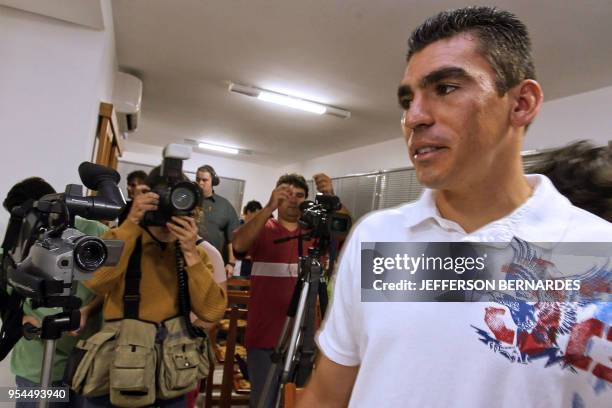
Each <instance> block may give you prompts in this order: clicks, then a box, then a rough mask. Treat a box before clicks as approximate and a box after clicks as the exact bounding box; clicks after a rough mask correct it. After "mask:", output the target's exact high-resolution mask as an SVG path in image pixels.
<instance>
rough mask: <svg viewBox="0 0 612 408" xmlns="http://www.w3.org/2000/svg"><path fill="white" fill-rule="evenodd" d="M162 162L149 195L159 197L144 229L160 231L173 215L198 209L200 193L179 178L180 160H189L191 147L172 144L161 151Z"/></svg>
mask: <svg viewBox="0 0 612 408" xmlns="http://www.w3.org/2000/svg"><path fill="white" fill-rule="evenodd" d="M163 156H164V160H163V162H162V165H161V167H160V173H159V177H158V178H157V180H154V182H155V184H154V185H152V186H150V187H151V191H152V192H153V193H156V194H157V195H159V204H158V205H157V210H155V211H147V212H146V213H145V215H144V217H143V219H142V224H143V225H144V226H160V227H163V226H165V225H166V223H167V222H170V219H171V217H172V216H174V215H191V214H193V211H194V210H195V209H196V208H198V207H199V206H201V205H202V191H201V190H200V186H198V185H197V184H196V183H194V182H193V181H188V180H186V179H185V178H184V176H183V160H186V159H188V158H189V156H191V147H189V146H185V145H180V144H176V143H172V144H169V145H168V146H166V147H165V148H164V152H163Z"/></svg>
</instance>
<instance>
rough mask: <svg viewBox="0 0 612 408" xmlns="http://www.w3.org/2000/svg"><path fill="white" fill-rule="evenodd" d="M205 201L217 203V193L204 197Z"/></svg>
mask: <svg viewBox="0 0 612 408" xmlns="http://www.w3.org/2000/svg"><path fill="white" fill-rule="evenodd" d="M204 199H205V200H210V201H212V202H213V203H214V202H215V192H214V191H213V193H212V195H211V196H210V197H204Z"/></svg>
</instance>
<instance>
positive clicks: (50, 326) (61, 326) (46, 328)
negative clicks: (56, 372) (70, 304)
mask: <svg viewBox="0 0 612 408" xmlns="http://www.w3.org/2000/svg"><path fill="white" fill-rule="evenodd" d="M80 322H81V312H80V311H79V309H76V310H68V311H64V312H60V313H57V314H55V315H52V316H46V317H45V318H44V319H43V321H42V327H41V328H37V327H35V326H33V325H31V324H30V323H26V324H25V325H24V327H23V331H24V337H25V338H26V339H28V340H32V339H34V338H36V337H39V338H40V339H41V340H43V342H44V349H43V361H42V369H41V373H40V386H41V387H42V388H48V387H50V386H51V382H52V378H51V376H52V372H53V359H54V357H55V342H56V341H57V339H59V338H60V337H62V333H63V332H67V331H72V330H76V329H78V328H79V325H80ZM48 404H49V401H48V400H46V399H44V398H43V399H41V400H40V402H39V404H38V406H39V407H41V408H46V407H47V405H48Z"/></svg>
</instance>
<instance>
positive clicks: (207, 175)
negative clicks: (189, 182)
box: [198, 170, 211, 178]
mask: <svg viewBox="0 0 612 408" xmlns="http://www.w3.org/2000/svg"><path fill="white" fill-rule="evenodd" d="M198 177H199V178H211V176H210V173H209V172H208V171H206V170H200V171H198Z"/></svg>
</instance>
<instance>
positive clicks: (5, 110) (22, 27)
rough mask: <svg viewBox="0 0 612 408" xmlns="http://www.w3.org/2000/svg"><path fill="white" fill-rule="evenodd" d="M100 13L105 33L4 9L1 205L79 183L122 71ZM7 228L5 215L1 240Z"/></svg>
mask: <svg viewBox="0 0 612 408" xmlns="http://www.w3.org/2000/svg"><path fill="white" fill-rule="evenodd" d="M101 9H102V13H103V15H104V22H105V24H104V25H105V28H104V29H103V30H93V29H91V28H86V27H83V26H80V25H76V24H72V23H67V22H63V21H60V20H56V19H52V18H49V17H44V16H41V15H36V14H31V13H28V12H24V11H20V10H16V9H12V8H8V7H4V6H0V61H1V62H0V135H1V136H0V138H1V139H0V140H1V141H2V145H1V146H2V147H1V149H0V199H1V200H4V197H6V194H7V192H8V190H9V189H10V187H11V186H12V185H13V184H15V183H16V182H18V181H20V180H22V179H24V178H26V177H29V176H34V175H36V176H41V177H44V178H45V179H46V180H47V181H49V183H51V184H52V185H53V186H54V187H55V188H56V189H57V190H63V189H64V187H65V185H66V184H68V183H79V182H80V180H79V176H78V173H77V167H78V165H79V163H80V162H81V161H84V160H89V159H90V157H91V151H92V148H93V141H94V136H95V131H96V124H97V116H98V108H99V104H100V102H101V101H106V102H110V101H111V98H112V89H113V79H112V78H113V73H114V72H115V71H116V69H117V62H116V57H115V35H114V31H113V22H112V10H111V3H110V0H101ZM7 221H8V213H7V212H6V211H5V210H4V209H0V234H1V237H3V236H4V231H5V229H6V223H7ZM1 237H0V238H1ZM9 360H10V357H7V359H5V360H4V361H2V362H0V386H2V385H11V384H13V377H12V375H11V374H10V371H9V369H8V365H9Z"/></svg>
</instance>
